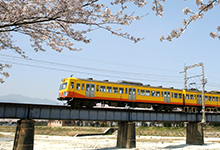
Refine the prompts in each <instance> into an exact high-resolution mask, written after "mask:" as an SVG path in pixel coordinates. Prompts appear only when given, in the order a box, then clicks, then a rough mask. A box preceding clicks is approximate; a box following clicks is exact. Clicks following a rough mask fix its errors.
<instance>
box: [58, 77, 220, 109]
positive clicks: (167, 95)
mask: <svg viewBox="0 0 220 150" xmlns="http://www.w3.org/2000/svg"><path fill="white" fill-rule="evenodd" d="M57 99H58V100H61V101H63V100H65V101H67V103H68V104H69V105H71V106H72V107H82V106H86V107H93V106H95V105H96V104H97V103H102V104H108V105H109V106H115V107H124V106H126V105H127V106H131V107H140V108H153V109H154V110H157V111H162V110H165V111H172V110H174V109H177V108H180V109H182V110H183V111H191V112H195V111H201V109H202V93H201V91H198V90H180V89H174V88H164V87H162V86H159V87H154V86H150V85H143V84H142V83H140V82H130V81H117V82H109V81H108V80H104V81H100V80H93V79H92V78H88V79H80V78H74V77H68V78H64V79H62V81H61V84H60V89H59V96H58V98H57ZM219 100H220V93H219V92H216V91H211V92H205V107H206V111H214V112H217V111H220V105H219Z"/></svg>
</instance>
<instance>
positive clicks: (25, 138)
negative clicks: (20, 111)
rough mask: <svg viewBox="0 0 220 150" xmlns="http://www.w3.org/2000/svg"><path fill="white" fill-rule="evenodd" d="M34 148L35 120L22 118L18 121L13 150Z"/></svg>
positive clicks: (31, 149)
mask: <svg viewBox="0 0 220 150" xmlns="http://www.w3.org/2000/svg"><path fill="white" fill-rule="evenodd" d="M33 149H34V121H33V120H32V119H21V120H18V121H17V128H16V133H15V139H14V145H13V150H33Z"/></svg>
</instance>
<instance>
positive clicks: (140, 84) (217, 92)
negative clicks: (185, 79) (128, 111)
mask: <svg viewBox="0 0 220 150" xmlns="http://www.w3.org/2000/svg"><path fill="white" fill-rule="evenodd" d="M68 78H72V79H79V80H83V81H94V82H100V83H112V84H123V85H131V86H132V85H133V86H142V87H151V88H161V89H167V90H170V89H173V90H177V91H182V90H183V89H176V88H174V87H163V86H151V85H150V84H146V85H144V84H143V83H141V82H133V81H126V80H118V81H116V82H113V81H109V80H94V79H93V78H87V79H85V78H76V77H68ZM186 91H188V92H202V91H201V90H198V89H193V88H191V89H186ZM205 93H209V94H220V91H210V92H208V91H205Z"/></svg>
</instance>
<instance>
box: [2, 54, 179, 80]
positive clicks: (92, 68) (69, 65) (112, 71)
mask: <svg viewBox="0 0 220 150" xmlns="http://www.w3.org/2000/svg"><path fill="white" fill-rule="evenodd" d="M0 56H5V57H10V58H16V59H21V60H24V59H23V58H21V57H16V56H10V55H4V54H0ZM26 60H28V61H35V62H41V63H47V64H52V65H60V66H67V67H74V68H80V69H86V70H92V71H94V70H96V71H101V72H108V73H109V72H111V73H117V74H126V75H127V74H129V75H134V76H153V77H155V76H159V77H165V78H179V79H180V77H179V76H171V75H169V76H168V75H158V74H144V73H134V72H125V71H116V70H107V69H99V68H94V67H83V66H77V65H72V64H64V63H58V62H50V61H45V60H38V59H26Z"/></svg>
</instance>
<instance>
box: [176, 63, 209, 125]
mask: <svg viewBox="0 0 220 150" xmlns="http://www.w3.org/2000/svg"><path fill="white" fill-rule="evenodd" d="M195 67H202V74H201V75H197V76H191V77H187V76H186V71H187V69H191V68H195ZM180 73H184V90H186V89H187V80H188V79H190V78H194V77H199V76H202V118H201V123H205V92H204V91H205V84H206V81H205V78H204V64H203V63H198V64H195V65H191V66H185V67H184V71H183V72H180ZM197 99H198V98H197Z"/></svg>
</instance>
